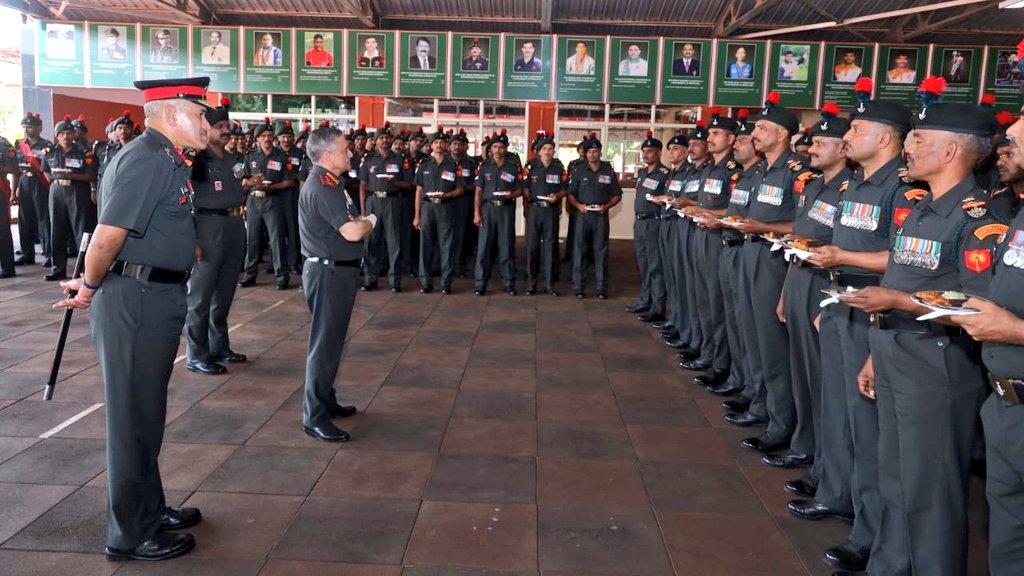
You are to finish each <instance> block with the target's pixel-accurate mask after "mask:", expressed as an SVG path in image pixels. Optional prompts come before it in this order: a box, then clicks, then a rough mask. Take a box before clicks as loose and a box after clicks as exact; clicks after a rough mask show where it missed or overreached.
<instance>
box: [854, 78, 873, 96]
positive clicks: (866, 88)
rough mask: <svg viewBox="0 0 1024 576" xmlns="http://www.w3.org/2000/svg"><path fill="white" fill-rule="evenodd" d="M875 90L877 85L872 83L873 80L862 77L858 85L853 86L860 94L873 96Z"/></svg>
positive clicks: (858, 80)
mask: <svg viewBox="0 0 1024 576" xmlns="http://www.w3.org/2000/svg"><path fill="white" fill-rule="evenodd" d="M874 89H875V84H874V83H873V82H872V81H871V78H867V77H864V76H862V77H860V78H858V79H857V83H856V84H854V85H853V91H854V92H860V93H864V94H871V92H872V91H873V90H874Z"/></svg>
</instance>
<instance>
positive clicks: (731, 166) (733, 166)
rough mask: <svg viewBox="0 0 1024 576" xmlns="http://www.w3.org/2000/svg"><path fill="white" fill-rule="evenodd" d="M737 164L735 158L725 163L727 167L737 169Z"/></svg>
mask: <svg viewBox="0 0 1024 576" xmlns="http://www.w3.org/2000/svg"><path fill="white" fill-rule="evenodd" d="M736 166H737V164H736V161H735V160H729V161H728V162H726V163H725V167H726V168H728V169H729V170H735V169H736Z"/></svg>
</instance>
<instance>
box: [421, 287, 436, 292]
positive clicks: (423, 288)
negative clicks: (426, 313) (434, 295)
mask: <svg viewBox="0 0 1024 576" xmlns="http://www.w3.org/2000/svg"><path fill="white" fill-rule="evenodd" d="M433 291H434V287H433V286H422V287H420V294H430V293H431V292H433Z"/></svg>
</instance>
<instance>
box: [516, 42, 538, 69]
mask: <svg viewBox="0 0 1024 576" xmlns="http://www.w3.org/2000/svg"><path fill="white" fill-rule="evenodd" d="M513 45H514V46H515V47H516V50H518V51H519V53H520V54H522V56H520V57H519V58H516V61H515V64H513V66H512V70H514V71H516V72H543V71H544V66H543V65H542V64H541V61H540V58H538V54H537V50H539V49H540V46H541V41H540V38H516V39H514V40H513Z"/></svg>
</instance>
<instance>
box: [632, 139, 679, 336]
mask: <svg viewBox="0 0 1024 576" xmlns="http://www.w3.org/2000/svg"><path fill="white" fill-rule="evenodd" d="M662 148H663V145H662V143H661V140H658V139H657V138H655V137H654V132H651V131H650V130H648V131H647V139H646V140H644V141H643V142H642V143H641V144H640V153H641V155H642V158H641V159H642V160H643V163H644V166H643V167H642V168H640V171H639V172H637V175H636V182H637V189H636V198H635V199H634V201H633V214H634V216H635V218H636V221H635V222H633V247H634V248H635V249H636V263H637V266H638V267H639V268H640V301H639V302H638V303H637V304H636V305H635V306H629V307H628V308H626V312H629V313H632V314H642V316H640V319H641V320H643V321H644V322H660V321H662V320H664V319H665V274H664V272H663V267H664V266H665V265H666V263H663V262H662V260H661V251H660V248H659V246H658V242H659V239H660V237H661V212H662V207H661V206H660V205H659V204H658V203H657V201H656V200H655V199H658V201H661V200H662V199H664V198H665V196H666V193H665V185H666V183H667V182H668V176H669V173H670V170H669V169H668V168H667V167H666V166H665V165H664V164H662V163H661V150H662Z"/></svg>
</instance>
